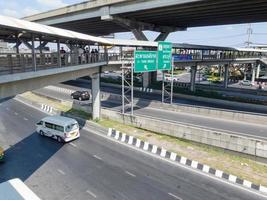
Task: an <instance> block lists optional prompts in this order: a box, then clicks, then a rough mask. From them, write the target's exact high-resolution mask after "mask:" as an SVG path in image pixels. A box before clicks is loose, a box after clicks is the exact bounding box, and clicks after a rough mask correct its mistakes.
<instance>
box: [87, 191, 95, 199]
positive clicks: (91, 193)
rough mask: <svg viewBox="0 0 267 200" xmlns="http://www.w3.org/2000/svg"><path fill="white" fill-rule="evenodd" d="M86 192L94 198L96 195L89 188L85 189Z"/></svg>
mask: <svg viewBox="0 0 267 200" xmlns="http://www.w3.org/2000/svg"><path fill="white" fill-rule="evenodd" d="M86 192H87V193H88V194H90V195H91V196H92V197H94V198H95V199H96V195H95V194H94V193H93V192H91V191H90V190H86Z"/></svg>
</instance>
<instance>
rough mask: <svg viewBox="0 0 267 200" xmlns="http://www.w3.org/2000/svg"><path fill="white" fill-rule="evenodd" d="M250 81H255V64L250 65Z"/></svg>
mask: <svg viewBox="0 0 267 200" xmlns="http://www.w3.org/2000/svg"><path fill="white" fill-rule="evenodd" d="M251 74H252V75H251V82H252V83H254V82H255V76H256V69H255V64H252V65H251Z"/></svg>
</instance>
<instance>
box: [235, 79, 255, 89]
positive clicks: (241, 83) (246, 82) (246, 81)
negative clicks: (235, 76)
mask: <svg viewBox="0 0 267 200" xmlns="http://www.w3.org/2000/svg"><path fill="white" fill-rule="evenodd" d="M239 85H242V86H250V87H251V86H253V85H254V83H252V82H251V81H249V80H243V81H240V82H239Z"/></svg>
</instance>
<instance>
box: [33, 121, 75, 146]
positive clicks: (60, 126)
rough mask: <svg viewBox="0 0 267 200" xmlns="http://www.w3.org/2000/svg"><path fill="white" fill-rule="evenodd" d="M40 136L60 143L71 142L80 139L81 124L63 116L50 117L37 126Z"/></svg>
mask: <svg viewBox="0 0 267 200" xmlns="http://www.w3.org/2000/svg"><path fill="white" fill-rule="evenodd" d="M36 126H37V128H36V131H37V132H38V133H39V134H40V135H45V136H48V137H52V138H54V139H56V140H57V141H59V142H69V141H71V140H74V139H76V138H78V137H80V132H79V124H78V122H77V121H76V120H75V119H72V118H68V117H62V116H49V117H45V118H43V119H42V120H41V121H39V122H38V123H37V124H36Z"/></svg>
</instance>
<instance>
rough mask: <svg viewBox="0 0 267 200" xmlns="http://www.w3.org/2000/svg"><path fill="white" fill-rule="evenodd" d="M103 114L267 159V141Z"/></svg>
mask: <svg viewBox="0 0 267 200" xmlns="http://www.w3.org/2000/svg"><path fill="white" fill-rule="evenodd" d="M101 114H102V117H103V118H107V119H111V120H115V121H118V122H120V123H124V124H127V125H132V126H135V127H138V128H142V129H146V130H149V131H153V132H157V133H162V134H165V135H169V136H174V137H177V138H183V139H187V140H190V141H195V142H198V143H203V144H207V145H211V146H216V147H220V148H223V149H227V150H232V151H236V152H239V153H244V154H248V155H253V156H258V157H263V158H267V141H263V140H258V139H253V138H249V137H245V136H240V135H234V134H229V133H224V132H218V131H213V130H207V129H203V128H199V127H193V126H188V125H184V124H179V123H172V122H168V121H163V120H159V119H156V118H147V117H144V116H130V115H122V114H120V113H118V112H116V111H112V110H107V109H102V111H101Z"/></svg>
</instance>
